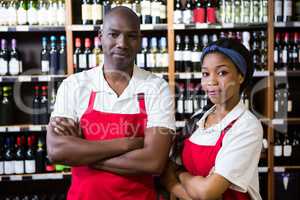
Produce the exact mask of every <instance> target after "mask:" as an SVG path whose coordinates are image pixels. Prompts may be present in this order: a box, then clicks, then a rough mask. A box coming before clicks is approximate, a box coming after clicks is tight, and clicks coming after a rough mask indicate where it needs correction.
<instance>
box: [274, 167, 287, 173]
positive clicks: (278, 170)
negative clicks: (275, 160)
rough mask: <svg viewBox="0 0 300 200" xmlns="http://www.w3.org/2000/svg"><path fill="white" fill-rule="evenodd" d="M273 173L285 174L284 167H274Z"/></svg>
mask: <svg viewBox="0 0 300 200" xmlns="http://www.w3.org/2000/svg"><path fill="white" fill-rule="evenodd" d="M274 172H285V168H284V167H274Z"/></svg>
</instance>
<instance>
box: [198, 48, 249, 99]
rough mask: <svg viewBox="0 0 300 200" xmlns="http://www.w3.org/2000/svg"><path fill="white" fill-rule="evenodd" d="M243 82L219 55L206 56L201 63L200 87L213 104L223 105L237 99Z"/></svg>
mask: <svg viewBox="0 0 300 200" xmlns="http://www.w3.org/2000/svg"><path fill="white" fill-rule="evenodd" d="M243 81H244V78H243V77H242V75H241V74H240V73H239V72H238V70H237V68H236V67H235V65H234V64H233V63H232V62H231V60H230V59H229V58H227V57H226V56H224V55H223V54H221V53H218V52H215V53H210V54H207V55H206V56H205V57H204V60H203V63H202V79H201V85H202V88H203V90H204V91H205V92H206V93H207V95H208V97H209V99H210V100H211V102H212V103H214V104H224V103H227V102H228V101H229V100H230V99H235V98H236V97H239V91H240V85H241V83H242V82H243Z"/></svg>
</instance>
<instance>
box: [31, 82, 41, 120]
mask: <svg viewBox="0 0 300 200" xmlns="http://www.w3.org/2000/svg"><path fill="white" fill-rule="evenodd" d="M39 89H40V88H39V86H38V85H36V86H34V95H33V99H32V124H39V123H40V120H39V117H40V95H39Z"/></svg>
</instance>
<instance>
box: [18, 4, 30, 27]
mask: <svg viewBox="0 0 300 200" xmlns="http://www.w3.org/2000/svg"><path fill="white" fill-rule="evenodd" d="M17 15H18V24H20V25H25V24H27V22H28V20H27V11H26V10H25V9H24V8H22V7H19V9H18V13H17Z"/></svg>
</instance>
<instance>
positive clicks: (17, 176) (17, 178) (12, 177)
mask: <svg viewBox="0 0 300 200" xmlns="http://www.w3.org/2000/svg"><path fill="white" fill-rule="evenodd" d="M9 179H10V180H11V181H21V180H22V179H23V177H22V176H20V175H12V176H10V177H9Z"/></svg>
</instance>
